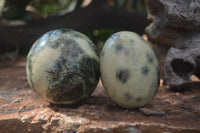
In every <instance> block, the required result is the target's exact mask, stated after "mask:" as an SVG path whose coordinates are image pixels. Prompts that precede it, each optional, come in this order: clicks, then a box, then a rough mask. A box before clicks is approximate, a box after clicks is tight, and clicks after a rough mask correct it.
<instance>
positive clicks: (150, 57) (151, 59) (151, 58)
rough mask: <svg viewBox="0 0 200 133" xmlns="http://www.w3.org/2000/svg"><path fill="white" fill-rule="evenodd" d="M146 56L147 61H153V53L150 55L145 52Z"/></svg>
mask: <svg viewBox="0 0 200 133" xmlns="http://www.w3.org/2000/svg"><path fill="white" fill-rule="evenodd" d="M146 58H147V61H148V63H153V62H154V59H153V55H152V54H150V53H147V54H146Z"/></svg>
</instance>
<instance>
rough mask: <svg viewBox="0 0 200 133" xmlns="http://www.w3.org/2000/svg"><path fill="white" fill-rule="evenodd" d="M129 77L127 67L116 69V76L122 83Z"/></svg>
mask: <svg viewBox="0 0 200 133" xmlns="http://www.w3.org/2000/svg"><path fill="white" fill-rule="evenodd" d="M130 77H131V73H130V71H129V70H128V69H127V68H119V69H117V70H116V78H117V79H118V80H119V81H120V82H122V83H123V84H124V83H126V82H127V81H128V79H129V78H130Z"/></svg>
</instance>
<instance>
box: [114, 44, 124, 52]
mask: <svg viewBox="0 0 200 133" xmlns="http://www.w3.org/2000/svg"><path fill="white" fill-rule="evenodd" d="M115 49H116V50H117V51H120V50H122V49H123V46H122V44H121V43H119V44H117V45H116V46H115Z"/></svg>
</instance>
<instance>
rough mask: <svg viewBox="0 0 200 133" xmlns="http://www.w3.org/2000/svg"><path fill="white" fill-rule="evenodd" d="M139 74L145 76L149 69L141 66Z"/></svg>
mask: <svg viewBox="0 0 200 133" xmlns="http://www.w3.org/2000/svg"><path fill="white" fill-rule="evenodd" d="M141 73H142V74H143V75H144V76H146V75H147V74H148V73H149V68H148V67H147V66H143V67H142V69H141Z"/></svg>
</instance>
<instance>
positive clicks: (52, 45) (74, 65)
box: [26, 29, 100, 105]
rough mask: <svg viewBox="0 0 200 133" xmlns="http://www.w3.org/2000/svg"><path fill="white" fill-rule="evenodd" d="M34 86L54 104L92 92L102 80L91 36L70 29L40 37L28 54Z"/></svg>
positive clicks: (31, 80) (63, 102) (66, 102)
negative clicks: (100, 79)
mask: <svg viewBox="0 0 200 133" xmlns="http://www.w3.org/2000/svg"><path fill="white" fill-rule="evenodd" d="M26 74H27V79H28V82H29V84H30V87H31V88H33V90H34V91H35V92H36V93H37V94H38V95H39V96H40V97H42V98H43V99H45V100H46V101H48V102H50V103H53V104H68V105H69V104H75V103H76V102H78V101H80V100H81V99H83V98H86V97H87V96H89V95H90V94H91V93H92V92H93V91H94V89H95V88H96V86H97V83H98V81H99V77H100V72H99V56H98V54H97V49H96V46H95V45H94V44H93V43H92V42H91V41H90V39H89V38H88V37H86V36H85V35H83V34H82V33H79V32H77V31H73V30H69V29H59V30H53V31H50V32H48V33H46V34H44V35H43V36H42V37H40V38H39V39H38V40H37V41H36V42H35V43H34V44H33V46H32V48H31V49H30V51H29V54H28V56H27V62H26Z"/></svg>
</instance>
